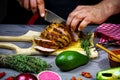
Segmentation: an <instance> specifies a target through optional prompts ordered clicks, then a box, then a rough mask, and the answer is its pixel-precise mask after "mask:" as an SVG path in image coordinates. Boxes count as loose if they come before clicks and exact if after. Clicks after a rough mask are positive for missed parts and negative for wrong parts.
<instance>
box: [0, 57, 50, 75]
mask: <svg viewBox="0 0 120 80" xmlns="http://www.w3.org/2000/svg"><path fill="white" fill-rule="evenodd" d="M0 67H8V68H11V69H14V70H16V71H19V72H30V73H39V72H41V71H44V70H48V68H49V67H50V64H47V62H46V61H44V60H42V59H40V58H38V57H34V56H27V55H6V56H1V55H0Z"/></svg>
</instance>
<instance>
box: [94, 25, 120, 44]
mask: <svg viewBox="0 0 120 80" xmlns="http://www.w3.org/2000/svg"><path fill="white" fill-rule="evenodd" d="M95 35H96V36H97V37H99V38H100V40H99V43H108V42H114V43H116V44H117V45H120V24H111V23H104V24H101V25H100V26H98V27H97V29H96V31H95Z"/></svg>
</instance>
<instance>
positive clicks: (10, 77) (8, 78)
mask: <svg viewBox="0 0 120 80" xmlns="http://www.w3.org/2000/svg"><path fill="white" fill-rule="evenodd" d="M5 80H15V77H13V76H9V77H7V78H6V79H5Z"/></svg>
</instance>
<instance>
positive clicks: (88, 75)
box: [81, 71, 92, 78]
mask: <svg viewBox="0 0 120 80" xmlns="http://www.w3.org/2000/svg"><path fill="white" fill-rule="evenodd" d="M81 75H82V76H84V77H86V78H92V75H91V74H90V73H89V72H85V71H83V72H81Z"/></svg>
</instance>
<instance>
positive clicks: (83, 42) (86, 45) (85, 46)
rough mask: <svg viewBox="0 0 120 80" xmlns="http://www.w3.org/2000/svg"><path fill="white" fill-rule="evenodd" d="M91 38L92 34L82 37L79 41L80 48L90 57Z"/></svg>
mask: <svg viewBox="0 0 120 80" xmlns="http://www.w3.org/2000/svg"><path fill="white" fill-rule="evenodd" d="M91 36H92V33H87V34H86V35H85V36H82V37H81V38H80V39H81V47H82V48H83V49H84V50H85V51H86V54H87V56H89V55H90V49H89V48H90V46H91V43H90V38H91Z"/></svg>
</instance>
